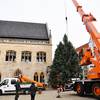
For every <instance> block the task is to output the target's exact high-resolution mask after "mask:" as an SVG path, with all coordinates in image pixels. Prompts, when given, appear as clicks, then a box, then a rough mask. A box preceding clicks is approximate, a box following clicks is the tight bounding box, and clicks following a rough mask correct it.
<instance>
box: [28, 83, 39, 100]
mask: <svg viewBox="0 0 100 100" xmlns="http://www.w3.org/2000/svg"><path fill="white" fill-rule="evenodd" d="M36 91H37V87H36V86H35V84H34V83H32V84H31V86H30V95H31V100H35V95H36Z"/></svg>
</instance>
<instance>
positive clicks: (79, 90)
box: [76, 83, 84, 96]
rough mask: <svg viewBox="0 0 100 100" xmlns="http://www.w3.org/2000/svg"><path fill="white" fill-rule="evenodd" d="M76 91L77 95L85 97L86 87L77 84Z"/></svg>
mask: <svg viewBox="0 0 100 100" xmlns="http://www.w3.org/2000/svg"><path fill="white" fill-rule="evenodd" d="M76 91H77V94H78V95H79V96H83V95H84V87H83V85H82V83H77V84H76Z"/></svg>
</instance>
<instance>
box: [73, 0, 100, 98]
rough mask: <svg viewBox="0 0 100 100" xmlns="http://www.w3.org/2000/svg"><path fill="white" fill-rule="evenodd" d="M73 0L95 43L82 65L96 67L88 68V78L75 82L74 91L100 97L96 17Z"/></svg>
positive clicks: (99, 61) (99, 54) (99, 44)
mask: <svg viewBox="0 0 100 100" xmlns="http://www.w3.org/2000/svg"><path fill="white" fill-rule="evenodd" d="M72 2H73V4H74V5H75V7H76V9H77V12H78V13H79V14H80V16H81V17H82V22H83V23H84V25H85V26H86V30H87V32H88V33H89V35H90V38H91V39H92V42H93V43H94V47H93V50H91V48H88V49H87V50H86V51H85V52H84V55H83V56H82V59H81V61H80V66H84V67H86V66H87V65H89V64H91V63H92V64H93V65H94V67H92V69H90V70H88V72H87V78H86V79H82V80H78V81H76V82H75V84H74V91H77V94H78V95H80V96H83V95H84V94H93V95H94V96H95V97H97V98H99V99H100V34H99V32H98V31H97V29H96V28H95V26H94V25H93V21H96V19H95V18H94V16H93V15H92V14H91V13H90V14H86V13H85V12H84V11H83V9H82V6H80V5H79V4H78V2H77V1H76V0H72Z"/></svg>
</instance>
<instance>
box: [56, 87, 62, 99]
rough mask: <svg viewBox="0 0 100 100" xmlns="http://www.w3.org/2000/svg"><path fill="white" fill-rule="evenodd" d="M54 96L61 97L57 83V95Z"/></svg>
mask: <svg viewBox="0 0 100 100" xmlns="http://www.w3.org/2000/svg"><path fill="white" fill-rule="evenodd" d="M56 98H61V96H60V86H59V85H57V97H56Z"/></svg>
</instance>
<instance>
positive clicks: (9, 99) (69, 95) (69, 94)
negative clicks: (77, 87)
mask: <svg viewBox="0 0 100 100" xmlns="http://www.w3.org/2000/svg"><path fill="white" fill-rule="evenodd" d="M60 95H61V98H56V97H57V91H55V90H47V91H43V92H42V94H38V93H37V94H36V98H35V100H96V99H95V98H93V97H92V96H84V97H79V96H77V94H76V93H75V92H73V91H66V92H62V93H61V94H60ZM14 97H15V96H14V95H3V96H0V100H14ZM19 100H31V99H30V95H20V97H19Z"/></svg>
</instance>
